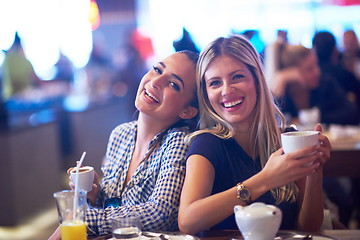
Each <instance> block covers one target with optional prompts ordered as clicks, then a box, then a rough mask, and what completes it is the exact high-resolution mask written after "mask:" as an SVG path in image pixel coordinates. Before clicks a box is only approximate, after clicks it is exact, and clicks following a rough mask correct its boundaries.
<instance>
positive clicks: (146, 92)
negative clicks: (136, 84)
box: [145, 89, 160, 103]
mask: <svg viewBox="0 0 360 240" xmlns="http://www.w3.org/2000/svg"><path fill="white" fill-rule="evenodd" d="M145 95H146V96H148V97H150V98H151V99H152V100H153V101H154V102H156V103H159V102H160V101H159V100H158V99H157V98H156V97H154V96H153V95H151V93H149V92H148V91H146V89H145Z"/></svg>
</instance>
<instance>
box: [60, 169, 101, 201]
mask: <svg viewBox="0 0 360 240" xmlns="http://www.w3.org/2000/svg"><path fill="white" fill-rule="evenodd" d="M76 170H77V169H76V167H74V168H69V169H68V170H67V173H68V174H69V180H70V182H69V186H70V188H71V189H75V180H76ZM78 177H79V179H78V184H79V189H80V190H84V191H86V192H87V195H86V196H87V198H88V199H89V200H90V203H91V204H95V202H96V198H97V195H98V192H99V190H100V182H99V176H98V174H97V172H96V171H95V170H94V168H93V167H90V166H81V167H80V169H79V173H78Z"/></svg>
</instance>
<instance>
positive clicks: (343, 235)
mask: <svg viewBox="0 0 360 240" xmlns="http://www.w3.org/2000/svg"><path fill="white" fill-rule="evenodd" d="M289 232H291V233H298V234H302V235H307V233H303V232H297V231H289ZM175 234H179V233H178V232H177V233H175ZM312 234H313V235H315V236H327V237H330V238H333V239H336V240H359V239H360V229H359V230H324V231H321V232H317V233H312ZM110 238H111V235H105V236H98V237H88V239H92V240H105V239H110ZM198 238H199V239H200V240H231V239H234V240H235V239H239V240H240V239H243V238H242V236H241V233H240V231H238V230H222V231H206V232H204V233H202V234H200V235H199V236H198Z"/></svg>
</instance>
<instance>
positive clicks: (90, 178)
mask: <svg viewBox="0 0 360 240" xmlns="http://www.w3.org/2000/svg"><path fill="white" fill-rule="evenodd" d="M76 170H77V168H76V167H75V168H74V169H73V170H71V171H70V176H71V180H72V181H73V183H74V184H75V181H76ZM77 174H78V184H79V185H78V186H79V190H83V191H86V192H90V191H91V189H92V185H93V182H94V168H93V167H90V166H84V167H80V168H79V172H78V173H77Z"/></svg>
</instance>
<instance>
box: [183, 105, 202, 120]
mask: <svg viewBox="0 0 360 240" xmlns="http://www.w3.org/2000/svg"><path fill="white" fill-rule="evenodd" d="M197 113H198V109H197V108H196V107H192V106H187V107H186V108H185V109H184V111H182V112H181V113H180V114H179V117H180V118H181V119H191V118H193V117H195V116H196V114H197Z"/></svg>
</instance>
